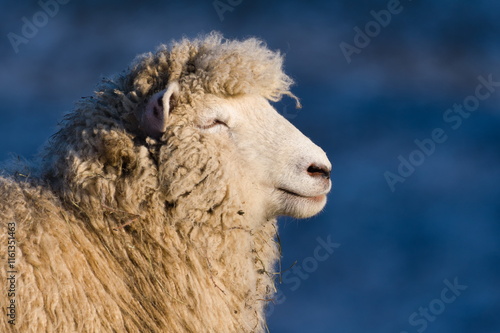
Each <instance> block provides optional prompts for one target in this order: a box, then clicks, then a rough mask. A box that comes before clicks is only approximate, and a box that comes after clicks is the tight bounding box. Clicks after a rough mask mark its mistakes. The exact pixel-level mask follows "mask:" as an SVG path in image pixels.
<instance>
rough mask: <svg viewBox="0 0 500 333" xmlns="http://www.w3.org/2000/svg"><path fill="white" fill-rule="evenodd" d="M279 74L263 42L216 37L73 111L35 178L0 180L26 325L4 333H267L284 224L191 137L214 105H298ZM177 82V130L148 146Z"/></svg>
mask: <svg viewBox="0 0 500 333" xmlns="http://www.w3.org/2000/svg"><path fill="white" fill-rule="evenodd" d="M282 62H283V60H282V56H281V55H280V54H279V53H276V52H272V51H270V50H269V49H267V48H266V46H265V45H264V44H263V43H262V42H261V41H259V40H257V39H248V40H245V41H228V40H224V39H223V38H222V36H221V35H219V34H217V33H213V34H210V35H208V36H206V37H203V38H200V39H196V40H187V39H184V40H182V41H180V42H178V43H173V44H172V45H171V47H166V46H161V47H160V48H159V49H158V51H157V52H156V53H154V54H151V53H149V54H145V55H142V56H139V57H138V58H137V59H136V60H135V61H134V62H133V64H132V66H131V67H130V69H128V70H127V71H125V72H124V73H122V74H120V75H117V76H116V77H114V78H112V79H103V81H102V82H101V84H100V85H99V86H98V89H97V92H96V94H95V96H93V97H89V98H85V99H83V100H82V101H80V102H79V103H78V104H77V107H76V110H75V111H74V112H72V113H70V114H68V115H67V116H66V117H65V119H64V121H63V122H62V124H61V128H60V130H59V132H57V133H56V134H55V135H54V136H53V137H52V138H51V140H50V141H49V143H48V144H47V145H46V147H45V149H44V152H43V154H42V156H41V158H40V167H39V169H37V170H32V174H33V175H39V176H38V177H33V176H31V177H26V176H24V175H20V174H17V175H12V176H5V177H0V226H1V228H2V230H3V231H2V232H0V243H1V244H6V243H7V239H6V238H7V233H6V228H7V223H9V222H15V223H16V234H15V237H16V240H17V256H16V269H17V271H18V275H17V293H16V302H17V318H16V325H10V324H8V323H7V322H6V316H3V318H2V320H1V321H0V328H1V331H5V332H7V331H13V332H218V333H224V332H262V331H264V329H265V316H264V308H265V305H266V303H267V302H268V301H269V299H271V298H272V295H273V293H274V281H273V280H274V278H273V276H274V275H273V271H274V265H275V262H276V260H277V258H278V257H279V253H278V248H277V245H276V243H275V242H274V241H273V239H274V237H275V235H276V232H277V231H276V221H275V220H261V219H257V218H256V216H257V215H256V213H254V212H253V210H254V207H252V206H249V204H248V203H247V201H248V200H247V198H248V196H250V195H252V194H249V193H245V191H244V190H243V188H244V185H245V184H244V181H245V180H244V179H245V170H231V168H229V167H225V166H224V164H225V162H227V161H226V160H225V155H224V154H225V149H229V148H227V147H224V146H222V148H221V146H216V145H215V144H214V143H213V142H206V141H204V140H203V139H202V138H201V137H200V135H199V134H198V133H197V132H196V131H195V130H194V129H193V127H192V126H190V124H191V123H192V122H193V119H194V115H195V112H193V105H195V104H196V103H195V102H196V101H197V100H200V99H203V96H204V95H205V94H214V95H217V96H221V97H230V96H237V95H242V94H257V95H260V96H263V97H265V98H267V99H268V100H272V101H276V100H279V99H280V98H281V96H282V95H283V94H286V95H290V96H293V95H292V94H291V93H290V92H289V87H290V85H291V84H292V80H291V79H290V78H289V77H288V76H287V75H285V74H284V73H283V71H282ZM172 81H178V82H179V86H180V95H179V99H178V105H177V106H176V112H175V117H173V119H174V123H173V124H172V125H171V126H169V127H168V129H167V132H166V133H165V134H164V135H163V137H162V138H160V139H158V140H154V139H152V138H148V137H145V136H144V135H143V134H142V133H141V129H140V124H139V121H138V115H139V114H140V112H142V110H143V108H144V105H145V103H146V101H147V100H148V98H149V97H151V96H152V95H153V94H154V93H156V92H158V91H160V90H162V89H164V87H165V86H166V85H167V84H168V83H169V82H172ZM228 163H229V164H230V162H228ZM228 170H231V172H228ZM6 250H7V249H6V246H1V247H0V257H2V258H6V257H7V254H6ZM6 274H7V273H6V270H4V269H3V270H0V279H2V280H3V281H5V279H6V278H7V276H6ZM2 293H3V294H4V295H5V293H4V292H2ZM7 302H8V299H7V298H6V297H1V298H0V306H1V307H2V308H4V309H5V307H6V306H7Z"/></svg>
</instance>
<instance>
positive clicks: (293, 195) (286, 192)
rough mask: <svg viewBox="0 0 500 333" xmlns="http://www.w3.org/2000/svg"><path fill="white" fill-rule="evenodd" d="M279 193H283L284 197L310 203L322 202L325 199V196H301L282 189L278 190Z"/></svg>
mask: <svg viewBox="0 0 500 333" xmlns="http://www.w3.org/2000/svg"><path fill="white" fill-rule="evenodd" d="M278 190H279V191H281V192H283V193H285V194H286V195H289V196H291V197H295V198H298V199H306V200H311V201H323V199H324V198H325V196H326V195H325V194H320V195H317V196H305V195H301V194H299V193H297V192H293V191H290V190H287V189H284V188H281V187H280V188H278Z"/></svg>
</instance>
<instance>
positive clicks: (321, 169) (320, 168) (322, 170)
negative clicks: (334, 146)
mask: <svg viewBox="0 0 500 333" xmlns="http://www.w3.org/2000/svg"><path fill="white" fill-rule="evenodd" d="M307 173H308V174H309V176H311V177H323V178H325V179H330V168H328V167H327V166H325V165H318V164H314V163H313V164H311V165H310V166H309V168H307Z"/></svg>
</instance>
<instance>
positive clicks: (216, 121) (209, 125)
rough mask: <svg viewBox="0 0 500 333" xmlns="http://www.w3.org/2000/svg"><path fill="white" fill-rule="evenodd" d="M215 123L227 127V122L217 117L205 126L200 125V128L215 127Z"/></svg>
mask: <svg viewBox="0 0 500 333" xmlns="http://www.w3.org/2000/svg"><path fill="white" fill-rule="evenodd" d="M217 125H224V126H226V127H227V124H226V123H225V122H223V121H222V120H219V119H214V120H213V122H212V123H210V124H208V125H205V126H200V128H201V129H210V128H212V127H215V126H217Z"/></svg>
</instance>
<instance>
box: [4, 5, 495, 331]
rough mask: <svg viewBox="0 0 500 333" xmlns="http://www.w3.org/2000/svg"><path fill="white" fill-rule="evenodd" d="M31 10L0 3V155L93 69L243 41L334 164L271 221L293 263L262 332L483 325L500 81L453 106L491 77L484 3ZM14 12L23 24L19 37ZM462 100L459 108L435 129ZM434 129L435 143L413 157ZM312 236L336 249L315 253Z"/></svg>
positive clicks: (57, 111) (86, 83)
mask: <svg viewBox="0 0 500 333" xmlns="http://www.w3.org/2000/svg"><path fill="white" fill-rule="evenodd" d="M44 1H45V0H44ZM65 1H67V0H65ZM65 1H63V0H60V2H65ZM42 10H43V8H42V6H41V5H40V4H39V3H37V2H36V1H32V0H30V1H24V2H14V1H2V2H0V12H1V13H2V14H0V15H1V20H0V22H1V23H0V25H1V31H0V32H1V37H2V39H1V45H0V47H1V49H0V52H1V53H0V73H1V76H0V99H1V101H2V104H1V106H0V161H5V160H7V159H8V158H10V157H9V156H11V154H12V153H14V154H19V155H21V156H24V157H27V158H30V156H32V155H33V154H35V153H36V151H37V149H38V148H39V147H40V146H41V145H42V144H43V142H44V141H45V140H46V139H47V138H48V137H49V136H50V135H51V134H52V133H54V131H55V126H56V124H57V122H58V120H59V119H61V116H62V115H63V113H65V112H67V111H69V110H70V109H71V108H72V105H73V103H74V101H76V100H78V99H79V98H80V97H81V96H87V95H90V94H92V91H93V89H94V87H95V84H96V83H97V82H98V80H99V78H100V77H101V76H102V75H111V74H113V73H116V72H118V71H121V70H123V69H125V68H126V66H127V65H128V64H129V63H130V61H131V60H132V59H133V58H134V57H135V55H137V54H139V53H143V52H147V51H151V50H154V49H155V47H156V46H157V45H158V44H159V43H162V42H169V41H170V40H172V39H179V38H181V37H182V36H184V35H185V36H188V37H195V36H196V35H198V34H199V33H203V32H205V33H206V32H209V31H211V30H219V31H221V32H222V33H223V34H224V35H225V36H226V37H228V38H244V37H248V36H258V37H260V38H262V39H264V40H265V41H266V42H267V43H268V45H269V47H270V48H272V49H280V50H281V51H282V52H284V53H286V62H285V66H286V71H287V73H288V74H290V75H291V76H292V77H293V78H294V79H295V80H296V81H297V85H296V86H295V87H294V89H293V92H294V93H295V94H297V95H298V96H299V97H300V98H301V100H302V104H303V106H304V107H303V109H301V110H296V109H295V108H294V107H293V105H294V103H293V100H286V99H285V100H284V101H283V102H280V103H278V104H277V105H276V107H277V110H278V111H279V112H281V113H282V114H283V115H285V116H286V117H287V118H288V119H289V120H290V121H291V122H292V123H293V124H294V125H296V126H297V127H298V128H299V129H300V130H302V131H303V132H304V133H305V134H306V135H308V136H310V137H311V138H312V139H313V141H315V142H316V143H318V144H319V145H320V146H322V147H323V148H324V149H325V150H326V152H327V154H328V155H329V157H330V159H331V161H332V162H333V165H334V171H333V176H332V178H333V191H332V193H331V194H330V196H329V203H328V205H327V207H326V209H325V211H324V212H323V213H321V214H320V215H318V216H317V217H314V218H311V219H309V220H306V221H298V220H293V219H288V218H283V219H281V222H280V228H281V234H280V236H281V240H282V247H283V258H282V266H283V269H284V270H285V269H288V268H290V267H291V266H293V267H291V268H290V269H289V270H287V271H286V273H285V274H286V275H284V279H283V283H281V285H279V290H280V291H279V294H278V297H277V298H276V300H275V304H273V305H271V306H270V308H269V328H270V331H271V332H274V333H280V332H314V333H327V332H328V333H330V332H348V333H365V332H371V333H379V332H380V333H382V332H383V333H393V332H396V333H399V332H408V333H410V332H424V331H425V332H429V333H431V332H440V333H442V332H453V333H462V332H474V333H498V332H500V315H499V314H500V300H499V296H500V293H499V292H500V261H499V260H500V251H499V249H500V246H499V244H500V242H499V240H500V237H499V236H500V225H499V222H500V205H499V199H500V152H499V148H500V147H499V143H500V110H499V108H498V105H499V102H500V87H498V86H497V87H495V86H494V84H493V85H490V87H489V89H490V90H488V88H486V87H483V88H478V89H479V91H480V92H482V93H483V95H484V94H485V93H486V92H489V96H488V97H487V98H484V100H478V99H474V97H470V96H474V95H475V93H476V88H477V87H478V85H479V84H480V82H481V81H480V80H479V79H478V77H479V76H482V77H483V78H485V79H488V77H490V80H491V81H494V82H500V67H499V60H500V42H499V41H500V20H499V13H500V4H499V3H498V1H493V0H491V1H486V0H479V1H469V2H465V1H462V2H459V1H446V0H443V1H434V2H431V1H411V0H401V2H400V3H399V4H398V1H396V0H390V1H330V2H327V1H308V2H305V1H303V2H301V1H273V2H271V1H256V0H252V1H250V0H221V1H210V0H208V1H144V2H133V1H85V2H83V1H81V2H77V1H69V2H68V3H67V4H63V5H60V6H59V9H58V12H57V13H52V14H54V15H53V17H50V18H48V19H47V20H44V16H43V15H40V14H37V13H39V12H40V11H42ZM382 10H384V11H385V12H381V11H382ZM371 11H374V12H373V13H371ZM391 11H392V12H391ZM387 13H390V22H389V18H388V16H387V15H385V16H384V14H387ZM37 15H38V16H37ZM34 16H35V17H34ZM23 17H26V19H28V21H31V22H33V19H35V20H38V21H36V22H35V23H37V24H38V25H39V28H38V31H28V30H26V29H25V31H24V34H25V36H29V38H26V37H25V36H23V31H22V27H23V25H24V24H25V22H24V21H23ZM46 17H48V16H46ZM375 17H378V19H379V21H380V22H381V23H374V22H377V21H375ZM371 21H373V22H371ZM384 25H385V26H384ZM356 27H357V28H356ZM366 29H368V31H366ZM359 31H362V33H363V34H365V36H362V35H358V36H356V35H357V34H359ZM9 33H14V34H16V35H17V36H18V37H16V38H17V39H15V41H14V42H13V41H12V40H13V38H14V37H12V36H13V35H12V34H10V35H9ZM9 36H10V37H9ZM23 38H26V39H23ZM21 41H22V42H21ZM356 42H357V45H358V46H356ZM347 44H349V45H350V46H346V45H347ZM341 45H343V48H344V51H345V50H346V47H347V50H349V52H347V54H349V56H348V57H346V56H345V54H344V53H345V52H343V51H342V47H341ZM361 46H362V47H361ZM354 47H356V49H354ZM16 49H17V50H16ZM16 51H17V52H16ZM348 60H349V61H350V62H348ZM497 90H498V91H497ZM464 101H467V102H468V103H472V105H473V103H474V101H479V105H473V108H474V109H476V108H477V110H475V111H474V112H470V114H469V113H467V116H466V117H465V116H460V118H459V119H460V121H461V123H460V126H457V125H458V121H459V120H457V118H454V119H455V120H454V121H451V120H448V122H447V121H446V120H445V119H444V118H443V117H444V116H445V114H446V112H447V110H448V109H450V108H453V105H454V104H457V105H459V104H462V103H464ZM470 105H471V104H469V108H471V106H470ZM464 114H465V113H464ZM448 115H449V116H450V115H451V114H448ZM458 115H459V114H458V113H454V114H453V116H454V117H457V116H458ZM454 127H455V128H454ZM435 128H441V129H442V130H443V132H444V135H445V136H446V140H444V142H441V143H434V145H435V147H434V149H433V151H432V149H431V151H432V153H430V154H428V156H427V155H424V154H423V153H418V152H416V151H417V150H419V147H418V146H417V145H416V143H415V140H424V141H425V140H427V141H425V142H428V140H429V139H430V138H431V137H432V131H433V130H434V129H435ZM428 147H430V144H429V145H428ZM429 149H430V148H429ZM420 150H421V149H420ZM400 156H401V157H400ZM401 159H403V160H405V161H409V160H410V159H411V160H412V161H413V162H414V164H417V165H416V166H413V168H414V171H413V172H412V173H411V175H408V173H410V172H409V171H408V170H405V169H404V167H400V169H401V172H402V173H404V172H405V171H406V172H407V173H406V175H407V177H406V176H405V177H402V176H401V175H398V167H399V165H400V163H401ZM409 163H411V162H409ZM406 168H408V165H407V166H406ZM387 172H390V173H392V176H391V177H392V179H393V181H394V179H399V181H394V183H393V188H392V189H391V186H390V184H389V183H388V181H387V179H386V177H387V175H388V173H387ZM394 176H397V177H402V178H394ZM401 180H404V182H402V181H401ZM318 237H320V238H321V240H322V241H323V242H328V241H330V242H333V243H336V245H335V248H334V250H333V248H332V249H331V250H332V251H333V253H328V252H321V254H322V257H321V260H319V259H318V257H317V256H316V257H315V256H314V255H315V253H316V254H317V251H315V250H316V248H317V247H318V246H320V245H321V244H322V241H320V240H318ZM325 253H328V256H326V258H325V256H324V254H325ZM294 263H295V265H294ZM445 280H447V281H448V284H452V285H453V284H458V285H460V286H458V287H455V289H456V288H458V289H456V290H455V294H453V292H452V291H451V290H445V288H448V289H449V286H447V282H444V281H445ZM461 286H467V288H466V289H465V287H461ZM464 289H465V290H464ZM443 295H444V297H445V298H443ZM451 299H453V300H451ZM426 309H428V310H426ZM425 311H427V313H425Z"/></svg>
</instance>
